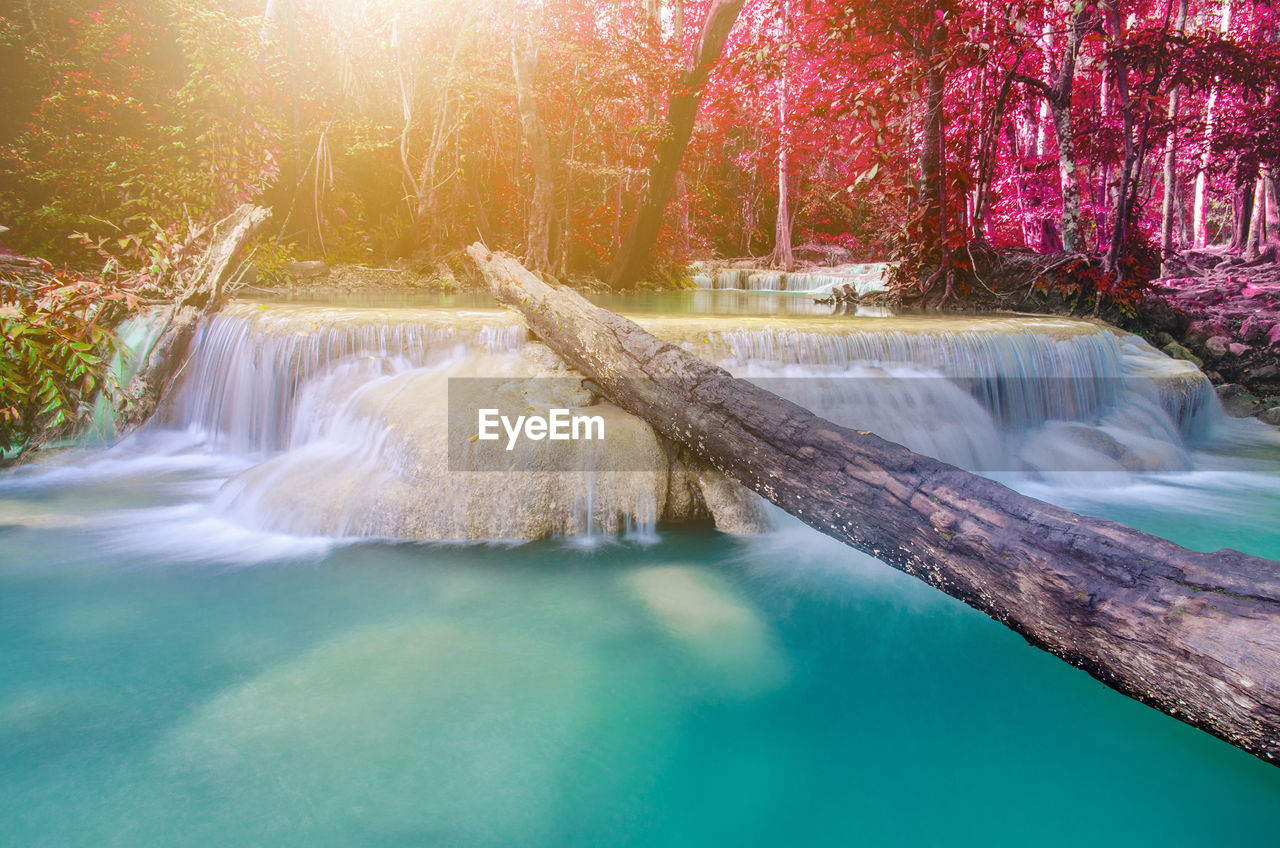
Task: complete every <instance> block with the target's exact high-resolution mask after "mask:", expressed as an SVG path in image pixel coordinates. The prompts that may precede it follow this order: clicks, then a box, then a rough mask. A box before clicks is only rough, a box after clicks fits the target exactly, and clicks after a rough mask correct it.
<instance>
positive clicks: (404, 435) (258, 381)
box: [154, 304, 1221, 539]
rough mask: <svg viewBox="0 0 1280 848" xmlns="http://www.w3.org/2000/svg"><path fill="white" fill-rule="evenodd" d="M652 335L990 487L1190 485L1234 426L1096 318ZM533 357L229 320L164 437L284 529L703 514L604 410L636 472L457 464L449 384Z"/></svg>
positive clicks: (537, 371) (278, 315)
mask: <svg viewBox="0 0 1280 848" xmlns="http://www.w3.org/2000/svg"><path fill="white" fill-rule="evenodd" d="M637 320H639V322H640V323H641V324H642V325H643V326H645V327H646V328H647V329H649V330H650V331H651V332H653V333H655V334H656V335H658V336H659V337H661V338H664V339H667V340H670V341H672V342H675V343H678V344H681V345H683V346H684V347H685V348H687V349H688V350H690V351H692V352H694V353H697V354H698V355H700V356H702V357H704V358H706V359H709V360H711V361H713V362H716V363H718V364H720V365H722V366H724V367H726V368H728V369H729V370H730V371H731V372H733V373H735V374H736V375H738V376H741V377H745V378H747V379H750V380H753V381H756V382H759V383H761V384H762V385H765V386H766V387H767V388H770V389H771V390H774V391H776V392H778V393H780V394H782V395H784V396H787V397H789V398H791V399H793V400H795V401H796V402H798V403H800V404H802V405H804V406H806V407H809V408H811V409H814V410H815V411H817V412H818V413H819V414H822V415H825V416H827V417H829V418H831V419H832V420H834V421H836V422H838V423H841V424H844V425H846V426H850V427H856V428H861V429H869V430H872V431H874V432H877V433H882V434H885V435H886V436H887V437H889V438H892V439H894V440H896V441H898V442H900V443H902V444H904V445H906V446H907V447H909V448H911V449H913V450H916V451H919V452H922V453H927V454H929V455H932V456H936V457H938V458H940V459H943V460H945V461H948V462H952V463H954V464H957V465H960V466H961V467H965V468H969V469H972V470H977V471H980V472H984V473H1000V472H1032V473H1035V474H1037V475H1039V476H1040V477H1042V478H1043V477H1052V476H1053V475H1055V474H1059V473H1069V474H1070V473H1076V472H1082V471H1088V472H1124V473H1131V472H1150V471H1186V470H1188V469H1190V468H1192V467H1193V464H1194V463H1193V459H1192V456H1191V451H1192V450H1193V449H1194V448H1195V447H1196V446H1197V445H1198V444H1199V443H1200V442H1203V441H1204V440H1205V439H1206V438H1207V436H1208V434H1209V433H1210V432H1211V431H1212V428H1213V427H1214V426H1215V422H1219V423H1220V417H1221V416H1220V413H1219V412H1218V410H1217V402H1216V399H1215V398H1214V396H1213V392H1212V389H1211V387H1210V386H1209V384H1208V382H1207V381H1206V380H1205V379H1204V377H1203V375H1201V374H1200V373H1199V372H1198V371H1196V370H1195V369H1194V368H1191V367H1190V366H1189V365H1187V364H1185V363H1178V362H1174V361H1173V360H1170V359H1168V358H1167V357H1164V356H1163V355H1161V354H1159V353H1158V352H1156V351H1154V350H1153V349H1151V348H1150V347H1149V346H1148V345H1146V344H1145V343H1144V342H1142V341H1140V340H1138V339H1136V338H1134V337H1125V336H1120V335H1117V334H1116V333H1114V332H1112V331H1110V330H1107V329H1105V328H1102V327H1099V326H1096V325H1093V324H1089V323H1086V322H1081V321H1071V320H1063V319H1052V318H972V319H946V320H943V319H926V318H895V319H890V320H884V319H854V318H847V317H841V318H830V317H829V318H809V319H788V320H785V321H781V322H779V321H777V320H775V319H765V318H759V317H751V316H735V317H731V318H713V317H709V316H697V315H685V316H639V317H638V319H637ZM529 351H530V349H526V333H525V331H524V329H523V327H522V326H521V325H520V324H519V323H518V321H517V320H516V319H515V318H514V317H513V316H512V315H510V314H509V313H505V312H501V311H497V310H485V309H472V310H448V309H358V308H337V307H300V306H293V305H287V306H286V305H273V304H239V305H233V306H232V307H230V308H228V309H227V310H225V311H224V312H223V313H222V314H220V315H219V316H217V317H215V318H213V319H212V320H210V321H209V322H207V323H206V324H205V325H204V326H203V327H202V328H201V330H200V333H199V334H198V336H197V339H196V341H195V344H194V347H193V351H192V354H191V357H190V360H189V361H188V363H187V365H186V366H185V369H184V372H183V375H182V379H181V382H180V384H179V388H178V390H177V391H176V392H175V393H174V394H173V396H172V399H171V402H170V403H169V405H168V406H167V407H166V408H165V409H164V410H163V413H162V415H161V416H160V417H159V419H158V421H157V422H156V424H155V425H154V426H157V427H163V428H173V429H178V430H184V431H187V432H189V433H191V434H193V435H194V436H195V437H196V438H198V439H200V440H201V441H203V442H204V443H205V444H206V445H207V446H209V447H210V448H211V449H213V450H215V451H219V452H224V453H232V454H235V455H238V456H243V457H247V458H252V459H251V467H249V468H248V469H247V470H246V471H244V472H243V473H241V474H239V475H238V476H237V477H236V478H235V479H233V480H232V481H230V482H228V483H227V484H226V485H225V486H224V487H223V490H222V492H221V493H220V495H219V497H218V499H217V503H218V504H219V506H220V508H221V509H222V510H223V511H224V512H225V513H227V514H229V515H232V516H234V517H235V519H236V520H238V521H241V522H243V523H246V524H248V525H251V526H254V527H256V528H258V529H261V530H267V531H273V532H280V531H283V532H289V533H295V534H319V535H324V536H370V535H373V536H394V537H410V538H463V539H466V538H531V537H537V536H542V535H547V534H556V535H561V534H562V535H584V536H592V535H595V534H604V535H613V534H615V533H618V532H622V531H625V530H627V529H628V528H630V529H631V530H633V531H635V532H639V533H642V534H650V535H651V534H652V532H653V529H654V527H655V525H656V523H657V521H659V520H660V519H662V518H667V519H679V518H682V517H689V516H696V515H699V514H701V512H700V510H701V507H698V506H697V504H696V501H697V500H698V499H697V498H695V499H694V504H693V505H692V506H690V504H689V503H684V502H682V503H681V505H680V506H679V507H674V506H671V505H670V504H674V503H675V502H676V501H678V500H680V498H679V497H678V496H677V495H676V494H675V492H676V490H677V489H679V488H680V487H683V486H685V485H686V483H685V482H683V481H684V479H685V478H684V477H681V476H680V475H679V474H678V473H677V472H676V471H673V470H672V468H671V467H670V461H669V460H670V458H669V456H668V454H669V453H670V449H664V448H663V447H662V445H661V444H660V442H659V440H657V439H656V437H655V436H654V435H653V433H652V431H651V430H650V429H649V428H648V426H647V425H645V424H644V423H643V422H640V421H639V420H638V419H635V418H633V417H632V416H629V415H627V414H626V413H623V412H621V411H620V410H614V409H613V408H612V407H607V405H605V406H604V407H602V408H606V407H607V409H608V411H609V414H610V416H612V418H611V420H613V419H616V424H615V426H614V427H613V431H614V432H618V431H619V429H620V430H621V431H622V432H625V433H626V434H627V435H626V436H625V438H624V440H623V441H621V442H618V443H617V444H616V445H615V446H614V447H613V448H612V453H613V456H612V457H611V458H612V459H614V460H616V459H617V458H618V455H619V452H621V455H623V456H625V457H627V458H628V461H629V462H630V464H629V465H627V468H628V471H627V472H626V473H623V472H615V471H609V472H599V473H593V472H591V471H590V469H588V470H586V471H577V472H571V471H565V470H562V469H559V468H556V467H552V466H551V465H548V464H547V463H546V461H545V460H535V461H533V464H532V465H530V466H529V467H527V468H525V469H523V470H520V471H518V472H506V473H504V472H500V471H495V470H493V469H486V470H472V471H467V472H465V473H458V470H457V469H452V470H451V469H450V468H449V467H448V464H447V462H446V455H447V453H448V441H447V434H446V431H447V429H448V422H447V407H446V398H447V395H448V386H449V380H450V378H458V377H464V378H476V377H499V376H502V377H507V378H510V379H511V380H514V381H520V380H529V379H535V378H537V377H539V376H547V375H548V374H551V373H553V371H548V370H546V369H547V368H548V367H553V368H560V369H561V372H554V373H564V372H563V366H561V365H559V364H558V362H556V361H555V360H554V357H549V355H548V354H547V353H546V351H545V349H543V350H542V353H540V354H538V355H537V356H534V357H533V360H531V359H530V358H529V357H530V352H529ZM548 359H549V360H551V361H552V362H553V363H555V364H554V366H549V365H548V364H547V360H548ZM539 363H540V364H539ZM563 402H564V403H565V404H567V405H569V406H576V405H582V404H589V403H591V399H590V398H589V397H579V398H572V397H571V398H567V399H564V400H563ZM628 428H629V429H628ZM539 463H542V464H539ZM624 464H626V463H625V462H624ZM513 467H514V466H513ZM513 480H514V481H515V485H512V481H513ZM566 493H570V494H566ZM704 493H705V492H704ZM664 504H668V506H665V507H664ZM690 510H692V511H690ZM713 512H714V510H713ZM720 518H721V516H719V515H717V520H718V521H719V519H720ZM726 521H727V520H726ZM744 526H746V527H750V526H751V522H749V521H748V522H746V523H745V525H744Z"/></svg>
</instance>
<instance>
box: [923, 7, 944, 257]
mask: <svg viewBox="0 0 1280 848" xmlns="http://www.w3.org/2000/svg"><path fill="white" fill-rule="evenodd" d="M946 40H947V25H946V23H945V22H943V21H942V20H939V21H938V22H937V23H936V24H934V26H932V27H931V28H930V30H929V36H928V38H927V39H926V41H925V42H924V43H923V44H919V45H917V47H916V60H917V61H918V62H920V64H921V65H923V66H924V69H925V74H924V81H925V115H924V131H923V132H922V134H921V141H920V187H919V200H920V209H921V213H922V216H923V217H922V226H921V236H922V238H923V239H924V249H925V251H926V253H930V254H935V255H936V254H940V253H941V252H942V251H943V250H945V245H946V242H947V218H946V209H947V196H946V174H945V173H944V162H945V158H944V149H945V147H944V145H945V143H946V125H945V122H944V120H943V118H944V113H943V97H944V96H945V94H946V72H945V70H944V69H943V66H942V62H941V57H940V53H941V51H942V47H943V45H944V44H945V43H946Z"/></svg>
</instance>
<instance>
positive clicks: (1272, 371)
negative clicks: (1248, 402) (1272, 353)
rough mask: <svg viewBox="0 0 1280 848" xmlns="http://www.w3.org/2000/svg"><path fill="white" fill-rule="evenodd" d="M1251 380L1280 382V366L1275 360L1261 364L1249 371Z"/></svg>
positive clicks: (1256, 381)
mask: <svg viewBox="0 0 1280 848" xmlns="http://www.w3.org/2000/svg"><path fill="white" fill-rule="evenodd" d="M1249 380H1250V382H1254V383H1280V366H1278V365H1276V364H1275V363H1273V362H1272V363H1267V364H1266V365H1260V366H1259V367H1257V368H1254V369H1253V370H1252V371H1250V372H1249Z"/></svg>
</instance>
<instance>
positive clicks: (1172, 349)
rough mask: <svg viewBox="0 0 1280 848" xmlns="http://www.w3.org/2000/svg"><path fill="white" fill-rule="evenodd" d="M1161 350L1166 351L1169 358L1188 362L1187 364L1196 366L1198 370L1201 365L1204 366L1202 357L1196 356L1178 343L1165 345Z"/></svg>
mask: <svg viewBox="0 0 1280 848" xmlns="http://www.w3.org/2000/svg"><path fill="white" fill-rule="evenodd" d="M1160 349H1161V350H1162V351H1164V352H1165V353H1166V354H1167V355H1168V356H1170V357H1172V358H1174V359H1183V360H1186V361H1187V362H1190V363H1192V364H1193V365H1195V366H1196V367H1197V368H1199V367H1200V366H1201V365H1203V364H1204V362H1202V361H1201V359H1200V357H1198V356H1196V355H1195V354H1194V353H1192V352H1191V351H1189V350H1187V349H1186V348H1185V347H1183V346H1182V345H1180V344H1178V343H1177V342H1169V344H1167V345H1165V346H1164V347H1162V348H1160Z"/></svg>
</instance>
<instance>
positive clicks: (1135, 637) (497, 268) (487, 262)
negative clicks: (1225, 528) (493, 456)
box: [468, 245, 1280, 761]
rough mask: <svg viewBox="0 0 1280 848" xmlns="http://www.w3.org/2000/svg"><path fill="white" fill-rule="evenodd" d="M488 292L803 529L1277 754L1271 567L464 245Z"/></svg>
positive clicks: (1144, 696) (1279, 698)
mask: <svg viewBox="0 0 1280 848" xmlns="http://www.w3.org/2000/svg"><path fill="white" fill-rule="evenodd" d="M468 253H469V254H470V255H471V257H472V259H473V260H474V261H475V262H476V264H477V265H478V266H479V268H480V270H481V271H482V272H483V274H484V276H485V278H486V279H487V280H488V282H489V286H490V288H491V289H492V291H493V293H494V296H495V297H496V298H497V299H498V301H499V302H501V303H503V304H506V305H507V306H510V307H511V308H513V309H515V310H517V311H518V312H520V313H521V315H523V317H524V320H525V322H526V323H527V324H528V326H529V328H530V330H532V331H533V333H534V334H535V335H537V336H538V337H539V338H540V339H542V341H543V342H545V343H546V344H547V345H548V346H550V347H551V348H552V350H554V351H555V352H556V353H558V354H559V355H560V356H561V357H563V358H564V359H565V360H566V361H567V362H568V363H569V364H570V365H572V366H573V367H575V368H577V369H578V370H579V371H581V372H582V373H583V374H585V375H586V376H587V377H588V378H589V379H590V380H591V381H592V382H593V383H594V384H595V387H596V388H597V389H598V390H599V391H600V392H601V393H603V394H604V395H605V396H606V397H608V398H609V399H610V400H611V401H612V402H614V403H616V404H618V405H619V406H621V407H622V408H624V409H626V410H628V411H630V412H632V413H633V414H635V415H638V416H640V417H641V418H644V419H645V420H646V421H648V422H649V423H650V424H651V425H652V426H653V427H654V429H655V430H657V431H658V432H659V433H660V434H661V435H663V436H665V437H666V438H668V439H671V440H672V441H674V442H677V443H679V444H681V445H684V446H686V447H687V448H689V449H690V450H692V451H693V452H695V453H697V454H698V455H700V456H701V457H703V458H705V459H706V460H708V461H709V462H710V463H711V464H712V465H714V466H715V467H716V468H718V469H719V470H720V471H722V472H724V473H725V474H727V475H728V476H730V477H732V478H733V479H735V480H737V481H739V482H740V483H742V484H744V485H746V486H747V487H748V488H750V489H752V490H753V491H755V492H758V493H759V494H760V495H762V496H763V497H765V498H767V499H768V500H770V501H772V502H773V503H775V504H777V505H778V506H780V507H782V508H783V509H785V510H786V511H788V512H790V513H791V514H793V515H795V516H796V517H798V518H799V519H801V520H802V521H804V522H805V523H807V524H809V525H810V526H812V527H814V528H816V529H818V530H820V531H821V532H823V533H826V534H827V535H829V536H832V537H834V538H836V539H839V540H841V541H843V542H845V543H846V544H848V545H850V546H852V547H855V548H857V549H858V550H861V551H865V552H867V553H869V554H871V555H872V556H875V557H877V558H879V559H880V560H882V561H883V562H885V563H887V564H889V565H891V566H893V567H894V568H897V569H899V570H901V571H904V572H906V573H907V574H910V575H912V576H914V577H917V578H919V579H921V580H923V581H925V582H926V583H929V584H930V585H932V586H934V587H935V588H938V589H940V590H942V591H944V592H946V593H947V594H949V595H951V596H953V597H956V598H959V599H960V600H962V601H964V602H965V603H967V604H969V605H970V606H972V607H974V608H976V609H978V610H980V611H982V612H984V613H986V614H987V615H990V616H991V617H993V618H995V619H996V620H997V621H1000V622H1001V623H1003V624H1005V625H1007V626H1008V627H1010V628H1012V629H1013V630H1015V631H1017V632H1018V633H1020V634H1021V635H1022V636H1024V637H1025V638H1026V639H1027V640H1028V641H1029V642H1030V643H1031V644H1033V645H1036V646H1037V647H1040V648H1043V649H1044V650H1046V651H1049V652H1051V653H1053V654H1055V655H1056V656H1059V657H1061V658H1063V659H1065V660H1066V661H1067V662H1070V663H1071V664H1073V665H1076V666H1079V667H1080V668H1083V669H1084V670H1086V671H1087V672H1089V673H1090V674H1092V675H1093V676H1094V677H1096V678H1098V679H1099V680H1101V681H1102V682H1103V683H1105V684H1107V685H1108V686H1111V687H1112V688H1114V689H1116V690H1118V691H1120V692H1123V693H1124V694H1126V695H1129V696H1130V697H1133V698H1136V699H1138V700H1140V701H1142V702H1144V703H1146V704H1149V705H1151V706H1154V707H1156V708H1157V709H1160V710H1163V711H1165V712H1167V713H1169V714H1170V715H1172V716H1175V717H1176V718H1179V719H1181V720H1182V721H1185V722H1187V723H1189V724H1192V725H1194V726H1196V727H1199V728H1202V729H1204V730H1206V731H1208V732H1210V733H1213V734H1215V735H1217V736H1220V737H1221V738H1223V739H1225V740H1227V741H1228V742H1231V743H1232V744H1234V745H1238V746H1239V747H1241V748H1243V749H1244V750H1246V751H1249V752H1250V753H1252V754H1254V755H1256V756H1258V757H1260V758H1262V759H1264V760H1267V761H1274V760H1275V759H1276V758H1277V757H1280V563H1275V562H1272V561H1269V560H1265V559H1260V558H1258V557H1252V556H1247V555H1245V554H1241V553H1239V552H1237V551H1232V550H1221V551H1217V552H1216V553H1197V552H1193V551H1188V550H1186V549H1184V548H1181V547H1178V546H1177V545H1175V544H1173V543H1172V542H1168V541H1166V540H1164V539H1159V538H1156V537H1154V536H1149V535H1147V534H1145V533H1140V532H1138V531H1136V530H1131V529H1129V528H1127V527H1122V526H1121V525H1119V524H1115V523H1113V522H1110V521H1105V520H1102V519H1096V518H1086V517H1082V516H1077V515H1074V514H1072V513H1070V512H1068V511H1067V510H1064V509H1061V508H1059V507H1055V506H1051V505H1049V504H1045V503H1041V502H1039V501H1036V500H1034V499H1032V498H1028V497H1025V496H1023V495H1020V494H1018V493H1017V492H1014V491H1012V490H1010V489H1008V488H1006V487H1004V486H1002V485H1000V484H999V483H997V482H995V481H993V480H988V479H986V478H984V477H978V476H976V475H973V474H970V473H968V472H965V471H962V470H960V469H958V468H955V467H953V466H950V465H947V464H946V463H943V462H940V461H938V460H935V459H930V458H928V457H924V456H920V455H918V454H914V453H912V452H910V451H908V450H907V449H906V448H904V447H901V446H900V445H897V444H894V443H892V442H888V441H885V440H884V439H881V438H880V437H878V436H875V435H872V434H871V433H868V432H866V431H853V430H848V429H845V428H844V427H841V426H839V425H836V424H833V423H831V422H829V421H825V420H823V419H822V418H819V417H817V416H815V415H813V414H812V413H810V412H809V411H808V410H805V409H803V408H801V407H799V406H797V405H796V404H794V403H791V402H789V401H787V400H784V399H783V398H780V397H778V396H776V395H774V394H771V393H770V392H767V391H765V390H764V389H761V388H759V387H758V386H755V385H753V384H751V383H749V382H747V381H745V380H741V379H736V378H734V377H732V376H731V375H729V374H728V373H727V372H726V371H724V370H722V369H720V368H718V367H716V366H714V365H711V364H709V363H707V362H704V361H703V360H701V359H698V358H697V357H696V356H694V355H692V354H690V353H688V352H686V351H684V350H682V349H681V348H679V347H676V346H674V345H671V344H666V343H664V342H661V341H659V340H658V339H655V338H654V337H653V336H650V335H649V334H648V333H646V332H644V330H642V329H641V328H640V327H638V326H637V325H636V324H634V323H632V322H631V321H628V320H627V319H625V318H622V317H621V316H618V315H615V314H613V313H611V312H608V311H606V310H604V309H601V308H599V307H597V306H594V305H592V304H591V303H590V302H588V301H587V300H586V299H585V298H583V297H581V296H580V295H578V294H577V293H575V292H573V291H571V290H569V289H567V288H559V289H553V288H551V287H550V286H548V285H546V284H545V283H543V282H542V281H541V280H539V279H537V278H536V277H534V276H533V275H532V274H529V273H528V272H526V271H525V270H524V269H523V268H521V267H520V265H519V263H518V262H517V261H516V260H515V259H514V257H511V256H507V255H504V254H492V253H490V252H489V251H487V250H486V249H484V248H483V247H481V246H480V245H473V246H472V247H471V248H468Z"/></svg>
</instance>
